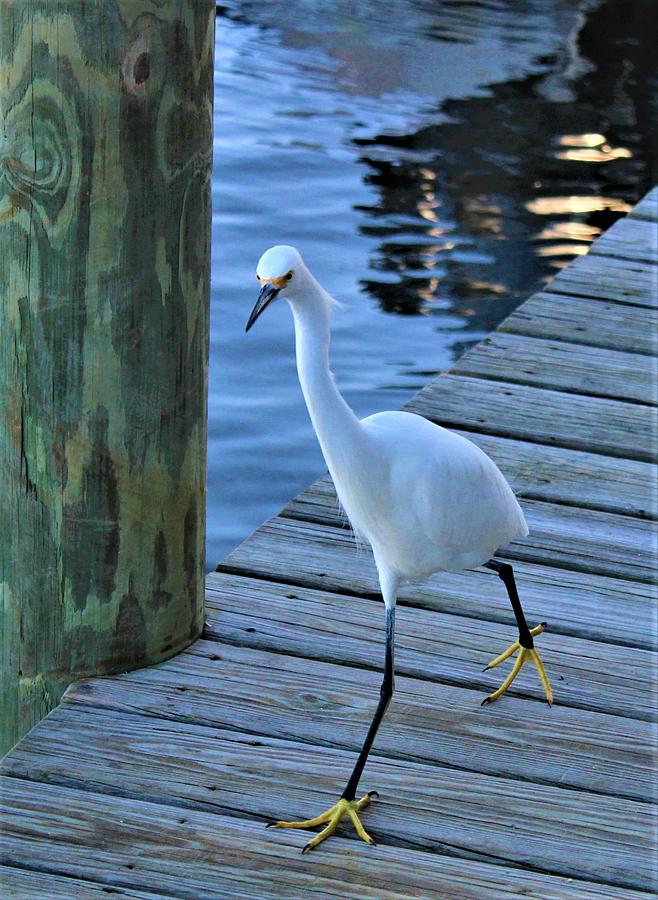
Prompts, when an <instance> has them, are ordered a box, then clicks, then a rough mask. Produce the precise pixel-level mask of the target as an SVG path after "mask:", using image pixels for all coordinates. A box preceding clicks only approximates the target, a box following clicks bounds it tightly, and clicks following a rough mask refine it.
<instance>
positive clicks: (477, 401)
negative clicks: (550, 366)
mask: <svg viewBox="0 0 658 900" xmlns="http://www.w3.org/2000/svg"><path fill="white" fill-rule="evenodd" d="M405 409H407V410H409V411H410V412H416V413H419V414H420V415H423V416H425V417H426V418H428V419H431V420H432V421H434V422H438V423H439V424H441V425H445V426H447V427H453V426H456V427H458V428H466V429H467V430H472V431H479V432H484V433H486V434H498V435H501V436H502V437H512V438H518V439H521V440H532V441H534V442H535V443H539V444H552V445H556V446H560V447H568V448H571V449H572V450H586V451H590V452H594V453H602V454H605V455H607V456H620V457H624V458H625V459H638V460H643V461H644V462H654V461H655V460H656V453H657V450H658V436H657V435H656V432H655V428H654V424H655V417H656V412H655V410H654V409H651V408H649V407H645V406H640V405H638V404H637V403H623V402H621V401H619V400H607V399H602V398H600V397H589V396H585V397H583V396H580V395H579V394H573V395H570V396H569V401H568V402H566V401H565V397H564V393H563V392H562V391H552V390H547V389H545V388H540V387H528V386H527V385H523V384H512V383H509V382H508V383H505V384H498V383H495V382H491V381H487V380H486V379H483V378H466V377H464V376H462V375H452V374H445V375H440V376H439V377H438V378H436V379H435V380H434V381H433V382H431V383H430V384H429V385H427V387H425V388H423V389H422V390H421V391H419V392H418V393H417V394H416V395H415V396H414V398H413V399H412V400H410V401H409V403H407V404H405Z"/></svg>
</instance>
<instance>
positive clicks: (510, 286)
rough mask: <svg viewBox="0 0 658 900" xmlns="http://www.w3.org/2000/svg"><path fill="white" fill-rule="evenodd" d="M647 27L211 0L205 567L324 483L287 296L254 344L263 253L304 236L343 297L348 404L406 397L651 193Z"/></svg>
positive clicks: (552, 15)
mask: <svg viewBox="0 0 658 900" xmlns="http://www.w3.org/2000/svg"><path fill="white" fill-rule="evenodd" d="M654 20H655V4H654V3H653V2H639V0H638V2H635V0H601V2H598V0H591V2H576V0H571V2H569V0H481V2H480V0H470V2H468V0H455V2H429V0H397V2H395V0H394V2H389V3H386V4H384V3H378V2H369V3H368V2H357V0H354V2H347V0H344V2H340V0H338V2H333V3H331V4H327V3H321V2H312V0H288V2H285V3H284V2H278V0H274V2H272V0H270V2H267V3H262V2H238V0H235V2H229V3H226V4H225V5H224V6H223V7H221V8H220V9H219V10H218V22H217V68H216V79H215V90H216V109H215V131H216V133H215V179H214V185H213V194H214V247H213V253H214V257H213V284H212V335H211V373H210V421H209V488H208V493H209V496H208V556H207V563H208V567H209V568H213V567H214V566H215V565H216V563H217V562H218V561H219V560H220V559H221V558H222V557H223V556H224V555H225V554H226V553H227V552H228V551H230V550H231V549H232V548H233V547H234V546H235V545H236V544H237V543H238V542H239V541H240V540H241V539H243V538H244V537H246V536H247V534H249V532H250V531H252V530H253V528H255V527H256V526H257V525H258V524H259V523H260V522H261V521H263V519H265V518H266V517H268V516H270V515H272V514H273V513H276V512H277V511H278V509H280V507H281V506H282V505H283V504H284V503H285V502H286V501H287V500H288V499H290V498H291V497H292V496H293V494H294V493H295V492H297V491H298V490H300V489H301V488H303V487H304V486H305V485H306V484H308V483H309V482H310V481H311V480H312V479H313V478H314V477H315V476H317V475H318V474H320V473H321V472H322V471H323V470H324V464H323V461H322V458H321V455H320V451H319V449H318V448H317V445H316V441H315V437H314V434H313V432H312V429H311V426H310V423H309V421H308V418H307V415H306V410H305V408H304V405H303V400H302V397H301V392H300V390H299V387H298V384H297V380H296V373H295V367H294V353H293V329H292V320H291V316H290V313H289V310H288V308H287V304H275V306H274V307H273V308H272V309H271V310H269V311H268V313H267V314H266V315H265V316H263V318H262V319H261V320H260V321H259V322H258V325H257V327H256V328H254V330H253V331H252V332H250V333H249V335H248V336H245V335H244V323H245V321H246V318H247V316H248V313H249V310H250V309H251V306H252V304H253V302H254V300H255V296H256V282H255V279H254V270H255V265H256V261H257V259H258V257H259V256H260V254H261V253H262V252H263V251H264V250H265V249H267V247H268V246H270V245H271V244H274V243H292V244H295V245H297V246H298V247H299V248H300V250H301V251H302V253H303V255H304V257H305V259H306V261H307V263H308V264H309V266H310V267H311V269H312V270H313V271H314V272H315V274H316V275H317V277H318V278H319V280H320V281H321V282H322V283H323V284H324V286H325V287H326V288H327V289H328V290H329V291H330V292H331V293H332V294H334V295H335V296H336V297H338V298H339V299H340V300H341V301H343V302H344V303H345V304H346V309H345V311H343V312H341V313H340V314H338V315H337V317H336V318H335V325H334V340H333V345H332V360H333V368H334V371H335V372H336V375H337V377H338V382H339V384H340V386H341V388H342V390H343V392H344V393H345V395H346V398H347V399H348V401H349V402H350V404H351V405H352V406H353V407H354V408H355V409H356V411H357V412H358V413H359V414H360V415H367V414H369V413H372V412H375V411H377V410H380V409H387V408H397V407H399V406H400V405H401V404H402V403H403V402H404V401H405V400H406V399H407V398H408V397H409V396H410V395H411V393H412V392H413V391H414V390H416V389H417V388H419V387H421V386H422V385H423V384H425V383H426V381H427V380H428V379H429V378H430V376H431V375H432V374H434V373H435V372H436V371H438V370H440V369H442V368H445V367H446V366H449V365H450V363H451V362H452V361H453V360H454V359H455V358H456V357H458V356H459V355H461V354H462V353H463V351H464V349H465V348H467V347H468V346H470V345H471V344H472V343H474V342H475V341H477V340H479V339H480V338H482V337H483V336H484V335H485V334H486V333H487V332H488V331H490V330H491V329H492V328H493V327H495V326H496V324H497V323H498V322H499V321H500V320H501V319H502V318H504V316H506V315H507V314H508V313H509V312H510V311H511V310H512V309H513V308H514V307H515V306H516V305H517V304H519V303H520V302H521V301H522V300H524V299H525V298H526V297H527V296H528V295H529V294H531V293H532V292H533V291H535V290H537V289H538V288H540V287H541V286H542V285H543V284H545V283H546V282H547V281H548V280H549V279H550V278H551V277H552V275H553V274H555V272H556V270H557V269H558V268H560V267H561V266H564V265H566V264H567V263H568V262H569V261H570V260H571V259H573V257H574V256H575V255H578V254H581V253H584V252H586V250H587V248H588V245H589V243H590V242H591V241H592V240H594V239H595V238H596V237H597V236H598V235H599V234H600V232H601V231H602V230H603V229H605V228H607V227H608V226H609V225H610V224H612V222H613V221H614V220H615V219H616V218H617V217H618V216H619V215H621V214H623V213H624V212H625V211H627V209H628V208H629V207H630V206H631V205H632V204H633V203H635V202H636V201H637V200H638V199H639V197H640V196H641V195H642V194H643V193H645V192H646V190H648V188H649V187H650V186H651V183H652V181H654V182H655V181H656V180H658V176H657V170H656V164H655V152H656V133H655V130H654V123H655V122H656V114H657V113H658V102H657V98H658V77H657V73H656V68H655V62H654V60H655V58H656V54H655V46H656V44H655V40H654V39H653V38H652V37H651V32H652V30H654V27H655V26H652V24H651V23H653V22H654ZM654 37H655V35H654ZM652 156H653V159H654V162H652ZM574 302H577V301H574Z"/></svg>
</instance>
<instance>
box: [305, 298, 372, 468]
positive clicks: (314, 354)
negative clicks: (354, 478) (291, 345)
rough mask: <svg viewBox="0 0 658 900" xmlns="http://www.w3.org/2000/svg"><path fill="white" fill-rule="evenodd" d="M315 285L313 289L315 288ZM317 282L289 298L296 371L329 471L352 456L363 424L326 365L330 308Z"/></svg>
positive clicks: (360, 438) (361, 434)
mask: <svg viewBox="0 0 658 900" xmlns="http://www.w3.org/2000/svg"><path fill="white" fill-rule="evenodd" d="M314 288H315V289H314ZM321 291H322V288H320V286H319V285H317V287H315V285H310V286H309V292H308V293H307V294H306V295H305V296H304V299H303V300H300V301H292V302H291V303H290V306H291V308H292V312H293V316H294V319H295V346H296V352H297V372H298V374H299V381H300V384H301V386H302V391H303V393H304V399H305V401H306V406H307V408H308V412H309V415H310V417H311V422H312V423H313V427H314V429H315V432H316V434H317V436H318V440H319V442H320V447H321V448H322V452H323V454H324V458H325V460H326V463H327V465H328V466H329V470H330V472H331V474H332V475H334V476H335V470H336V468H337V467H338V468H340V465H341V461H342V460H343V459H348V458H349V457H350V456H351V453H350V451H351V448H352V447H353V445H354V443H355V442H357V441H361V440H362V438H363V428H362V425H361V423H360V422H359V420H358V419H357V417H356V416H355V415H354V413H353V412H352V410H351V409H350V407H349V406H348V405H347V403H346V402H345V400H344V399H343V397H342V396H341V394H340V392H339V390H338V388H337V387H336V382H335V380H334V376H333V373H332V371H331V369H330V368H329V342H330V326H329V317H330V309H329V305H328V303H327V301H326V300H325V299H324V297H323V296H322V294H321Z"/></svg>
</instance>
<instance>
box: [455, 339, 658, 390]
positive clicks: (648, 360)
mask: <svg viewBox="0 0 658 900" xmlns="http://www.w3.org/2000/svg"><path fill="white" fill-rule="evenodd" d="M452 371H453V372H455V373H457V374H458V375H474V376H477V377H479V378H491V379H493V380H495V381H499V382H513V383H514V384H527V385H532V386H535V387H543V388H549V389H550V390H554V391H567V392H569V393H578V394H589V395H591V396H593V397H607V398H609V399H612V400H623V401H632V402H636V403H644V404H650V405H653V406H655V405H656V403H658V357H655V356H643V355H641V354H639V353H622V352H620V351H617V350H603V349H601V348H599V347H583V346H579V345H575V344H568V343H565V342H564V341H550V340H545V339H543V338H531V337H525V336H523V335H517V334H504V333H499V332H494V333H493V334H492V335H490V336H489V337H488V338H485V339H484V340H483V341H480V343H479V344H476V345H475V347H473V348H472V349H471V350H469V351H468V353H466V354H465V355H464V356H462V358H461V359H460V360H459V361H458V362H457V363H456V364H455V366H454V367H453V369H452Z"/></svg>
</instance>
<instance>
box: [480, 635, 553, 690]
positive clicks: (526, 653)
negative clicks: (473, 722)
mask: <svg viewBox="0 0 658 900" xmlns="http://www.w3.org/2000/svg"><path fill="white" fill-rule="evenodd" d="M545 628H546V622H542V623H541V625H537V627H536V628H532V629H531V631H530V634H531V635H532V636H533V637H536V635H538V634H541V633H542V631H543V630H544V629H545ZM517 650H518V651H519V655H518V656H517V657H516V661H515V662H514V666H513V668H512V671H511V672H510V673H509V675H508V676H507V678H506V679H505V681H503V683H502V684H501V686H500V687H499V688H498V690H497V691H494V692H493V694H490V695H489V696H488V697H485V698H484V700H483V701H482V706H484V705H485V704H486V703H493V702H494V700H497V699H498V698H499V697H502V695H503V694H504V693H505V691H506V690H507V688H508V687H509V686H510V684H511V683H512V682H513V681H514V679H515V678H516V676H517V675H518V674H519V672H520V671H521V668H522V667H523V664H524V663H525V662H527V661H528V660H531V661H532V662H533V663H534V666H535V668H536V669H537V671H538V672H539V678H540V680H541V683H542V686H543V688H544V692H545V693H546V699H547V700H548V705H549V706H551V705H552V704H553V691H552V690H551V685H550V683H549V681H548V675H547V674H546V669H545V668H544V664H543V662H542V661H541V657H540V656H539V653H537V651H536V650H535V649H532V650H530V649H529V648H528V647H522V646H521V644H520V643H519V642H518V641H515V642H514V643H513V644H512V646H511V647H508V648H507V650H505V651H504V652H503V653H501V654H500V656H497V657H496V658H495V659H492V660H491V662H490V663H489V665H488V666H487V667H486V668H485V669H483V671H484V672H486V671H487V670H488V669H493V668H494V667H495V666H498V665H500V663H502V662H505V660H506V659H509V657H510V656H512V654H514V653H516V651H517Z"/></svg>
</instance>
